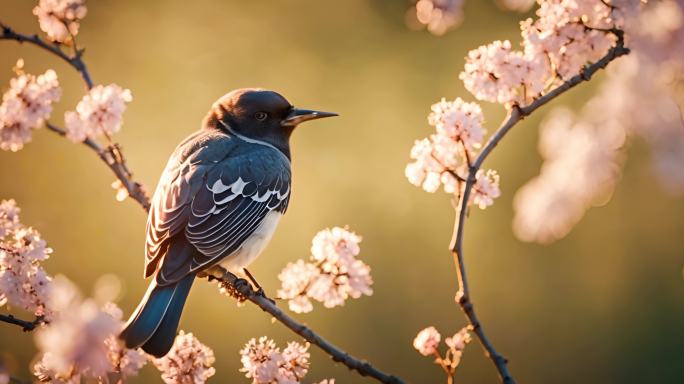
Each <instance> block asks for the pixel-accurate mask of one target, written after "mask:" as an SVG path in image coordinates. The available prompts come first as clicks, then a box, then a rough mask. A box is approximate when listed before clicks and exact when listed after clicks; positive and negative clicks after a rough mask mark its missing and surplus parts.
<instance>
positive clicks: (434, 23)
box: [408, 0, 463, 35]
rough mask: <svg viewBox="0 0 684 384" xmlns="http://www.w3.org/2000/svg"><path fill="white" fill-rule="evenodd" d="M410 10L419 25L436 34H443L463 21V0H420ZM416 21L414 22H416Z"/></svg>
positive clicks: (411, 16)
mask: <svg viewBox="0 0 684 384" xmlns="http://www.w3.org/2000/svg"><path fill="white" fill-rule="evenodd" d="M409 12H413V14H410V15H408V17H410V18H412V19H413V18H415V21H417V22H418V23H419V25H424V26H426V27H427V30H428V31H430V33H432V34H434V35H443V34H444V33H446V32H447V31H448V30H449V29H452V28H455V27H457V26H458V25H460V24H461V21H463V0H418V1H417V2H416V6H415V8H412V10H410V11H409ZM415 21H414V22H415Z"/></svg>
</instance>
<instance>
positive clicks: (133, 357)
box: [102, 302, 147, 381]
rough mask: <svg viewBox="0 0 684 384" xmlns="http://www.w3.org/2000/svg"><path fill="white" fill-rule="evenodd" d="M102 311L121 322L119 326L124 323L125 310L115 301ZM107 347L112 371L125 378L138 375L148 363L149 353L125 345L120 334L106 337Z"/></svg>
mask: <svg viewBox="0 0 684 384" xmlns="http://www.w3.org/2000/svg"><path fill="white" fill-rule="evenodd" d="M102 311H103V312H104V313H106V314H108V315H109V316H111V317H112V318H113V319H114V320H116V321H117V322H118V323H119V328H121V327H122V325H123V321H122V318H123V312H122V311H121V309H120V308H119V307H118V306H117V305H116V304H114V303H111V302H110V303H106V304H105V305H104V306H103V308H102ZM104 344H105V347H106V348H107V359H108V360H109V363H110V365H111V366H110V371H111V372H117V373H119V374H120V375H121V376H122V378H123V380H124V381H125V379H126V378H127V377H131V376H137V375H138V371H140V369H141V368H142V367H143V366H144V365H145V364H146V363H147V355H146V354H145V353H144V352H143V351H142V350H140V349H128V348H126V347H125V346H124V345H123V342H122V340H121V339H119V337H118V334H113V335H111V336H109V337H108V338H106V339H105V341H104Z"/></svg>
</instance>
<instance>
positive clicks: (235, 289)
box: [219, 278, 252, 303]
mask: <svg viewBox="0 0 684 384" xmlns="http://www.w3.org/2000/svg"><path fill="white" fill-rule="evenodd" d="M219 286H220V290H221V293H223V294H225V295H228V296H231V297H233V298H235V299H236V300H237V301H238V302H240V303H242V302H244V301H245V300H247V298H248V297H249V295H250V294H252V286H251V285H249V282H248V281H247V280H245V279H240V278H238V279H236V280H235V281H234V282H232V283H230V284H229V283H225V282H221V283H219Z"/></svg>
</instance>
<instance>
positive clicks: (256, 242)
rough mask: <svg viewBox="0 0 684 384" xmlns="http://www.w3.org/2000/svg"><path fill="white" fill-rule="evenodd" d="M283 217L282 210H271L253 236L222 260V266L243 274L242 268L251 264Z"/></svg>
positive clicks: (269, 239)
mask: <svg viewBox="0 0 684 384" xmlns="http://www.w3.org/2000/svg"><path fill="white" fill-rule="evenodd" d="M281 217H283V214H282V213H280V212H276V211H271V212H269V213H268V214H267V215H266V217H264V221H263V222H261V224H260V225H259V227H257V229H256V230H255V231H254V233H252V236H250V237H249V238H248V239H247V240H245V242H244V243H243V244H242V246H241V247H240V248H238V250H237V251H235V252H234V253H233V254H231V255H229V256H228V257H226V258H225V259H223V261H221V266H222V267H223V268H226V269H227V270H229V271H231V272H232V273H235V274H238V275H242V274H243V272H242V269H243V268H245V267H247V266H248V265H249V264H251V263H252V262H253V261H254V260H255V259H256V258H257V257H258V256H259V255H260V254H261V252H262V251H263V250H264V248H266V245H268V243H269V242H270V241H271V238H272V237H273V233H275V230H276V227H278V223H279V222H280V218H281Z"/></svg>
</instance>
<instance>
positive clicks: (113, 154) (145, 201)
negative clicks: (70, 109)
mask: <svg viewBox="0 0 684 384" xmlns="http://www.w3.org/2000/svg"><path fill="white" fill-rule="evenodd" d="M45 126H46V127H47V128H48V129H49V130H51V131H53V132H55V133H57V134H59V135H60V136H66V131H65V130H64V129H63V128H60V127H58V126H56V125H54V124H52V123H50V122H46V123H45ZM83 144H84V145H86V146H87V147H88V148H90V149H92V150H93V151H95V153H97V155H98V156H99V157H100V159H101V160H102V161H103V162H104V163H105V164H106V165H107V166H108V167H109V169H111V170H112V172H114V175H116V178H117V179H118V180H119V181H120V182H121V184H122V185H123V186H124V188H126V190H127V191H128V196H130V197H131V198H132V199H133V200H135V201H137V202H138V204H140V206H142V207H143V209H145V211H148V210H149V209H150V198H149V197H148V196H147V192H146V191H145V187H143V185H142V184H140V183H138V182H137V181H134V180H133V178H132V177H133V174H132V173H131V171H130V170H129V169H128V166H127V165H126V158H124V156H123V153H121V147H120V146H119V144H117V143H113V144H111V145H109V146H107V147H104V148H103V147H102V146H100V145H99V144H98V143H97V142H95V141H94V140H92V139H90V138H86V139H85V140H84V141H83Z"/></svg>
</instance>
